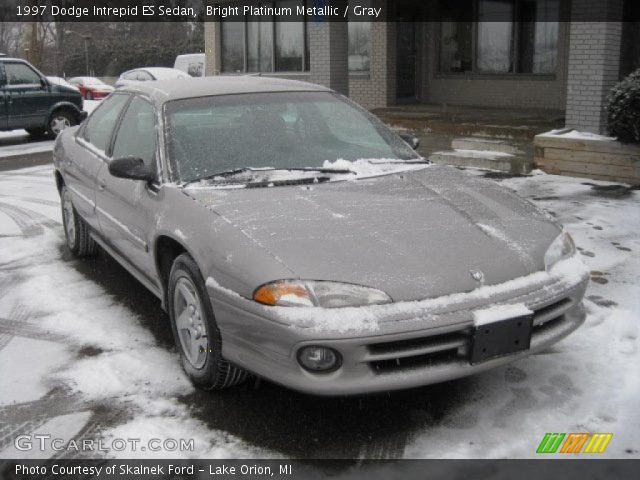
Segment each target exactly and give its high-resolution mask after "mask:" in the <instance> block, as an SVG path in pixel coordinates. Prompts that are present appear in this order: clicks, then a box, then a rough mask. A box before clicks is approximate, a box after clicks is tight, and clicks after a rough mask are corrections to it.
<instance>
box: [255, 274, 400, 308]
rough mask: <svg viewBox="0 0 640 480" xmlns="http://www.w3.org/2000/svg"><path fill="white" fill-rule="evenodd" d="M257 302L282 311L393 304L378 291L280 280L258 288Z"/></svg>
mask: <svg viewBox="0 0 640 480" xmlns="http://www.w3.org/2000/svg"><path fill="white" fill-rule="evenodd" d="M253 299H254V300H255V301H256V302H260V303H264V304H265V305H277V306H280V307H324V308H337V307H359V306H361V305H375V304H380V303H389V302H391V297H389V295H387V294H386V293H384V292H381V291H380V290H376V289H375V288H368V287H361V286H360V285H353V284H350V283H339V282H325V281H312V280H280V281H277V282H273V283H268V284H266V285H263V286H261V287H259V288H258V289H257V290H256V291H255V292H254V294H253Z"/></svg>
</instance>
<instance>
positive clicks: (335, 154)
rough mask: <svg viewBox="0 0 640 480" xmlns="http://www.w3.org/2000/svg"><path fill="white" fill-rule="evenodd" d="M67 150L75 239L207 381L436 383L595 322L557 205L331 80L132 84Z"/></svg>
mask: <svg viewBox="0 0 640 480" xmlns="http://www.w3.org/2000/svg"><path fill="white" fill-rule="evenodd" d="M54 165H55V178H56V183H57V187H58V190H59V192H60V195H61V199H62V202H61V203H62V218H63V224H64V231H65V236H66V242H67V246H68V248H69V250H70V251H71V252H73V253H74V254H76V255H78V256H82V255H88V254H92V253H94V252H95V251H96V245H100V246H101V247H102V248H103V249H104V250H106V251H107V252H108V253H109V254H111V255H112V256H113V257H114V258H115V259H116V260H118V261H119V262H120V263H121V264H122V265H123V266H124V267H125V268H126V269H128V270H129V272H131V273H132V275H134V276H135V277H136V278H137V279H138V280H139V281H140V282H141V283H142V284H143V285H144V286H146V287H147V288H148V289H149V290H150V291H151V292H153V293H154V294H155V295H157V296H158V298H159V299H160V300H161V301H162V304H163V306H164V307H165V308H166V310H167V311H168V313H169V318H170V320H171V326H172V329H173V334H174V338H175V342H176V345H177V347H178V350H179V352H180V356H181V362H182V366H183V368H184V370H185V372H186V373H187V374H188V376H189V377H190V378H191V380H192V381H193V383H194V384H196V385H198V386H199V387H201V388H204V389H206V390H211V389H219V388H224V387H228V386H231V385H234V384H237V383H239V382H240V381H242V380H243V379H245V378H246V376H247V374H246V372H251V373H253V374H256V375H258V376H260V377H265V378H267V379H269V380H271V381H274V382H276V383H279V384H282V385H285V386H288V387H291V388H294V389H298V390H301V391H304V392H309V393H315V394H322V395H344V394H361V393H370V392H376V391H387V390H395V389H402V388H409V387H415V386H419V385H426V384H429V383H435V382H442V381H446V380H451V379H454V378H458V377H463V376H465V375H471V374H474V373H479V372H482V371H485V370H488V369H490V368H495V367H497V366H500V365H504V364H507V363H509V362H512V361H515V360H517V359H521V358H523V357H525V356H527V355H530V354H532V353H536V352H540V351H542V350H545V349H547V348H549V347H550V346H551V345H553V344H555V343H556V342H558V341H559V340H561V339H562V338H564V337H565V336H566V335H568V334H570V333H571V332H572V331H574V330H575V329H576V328H578V327H579V326H580V325H581V324H582V323H583V322H584V320H585V310H584V308H583V305H582V298H583V296H584V293H585V289H586V287H587V283H588V280H589V270H588V268H587V267H586V266H585V265H584V264H583V263H582V262H581V261H580V259H579V257H580V256H579V255H578V254H577V252H576V248H575V246H574V244H573V241H572V240H571V237H570V236H569V234H568V233H566V232H565V231H564V230H563V229H562V227H561V226H560V225H558V224H557V223H556V222H555V221H554V220H553V218H552V217H551V216H550V215H549V214H547V213H545V212H543V211H541V210H539V209H537V208H536V207H535V206H534V205H532V204H531V203H529V202H527V201H525V200H524V199H522V198H520V197H518V196H517V195H516V194H515V193H514V192H512V191H509V190H507V189H506V188H502V187H500V186H499V185H498V184H497V183H495V182H493V181H491V180H487V179H481V178H478V177H476V176H474V175H470V174H468V173H465V172H460V171H459V170H457V169H455V168H451V167H447V166H442V165H433V164H431V163H430V162H429V161H428V160H426V159H424V158H422V157H421V156H420V155H419V154H418V153H416V152H415V150H413V149H412V148H411V146H410V144H409V143H408V142H405V141H403V139H402V138H401V137H400V136H398V135H396V134H395V133H394V132H392V131H391V130H390V129H389V128H388V127H387V126H386V125H384V124H383V123H382V122H381V121H380V120H378V119H377V118H376V117H375V116H373V115H372V114H370V113H369V112H368V111H366V110H365V109H363V108H361V107H359V106H357V105H356V104H355V103H353V102H352V101H350V100H349V99H347V98H345V97H344V96H342V95H340V94H338V93H336V92H333V91H332V90H330V89H328V88H325V87H322V86H320V85H313V84H310V83H304V82H297V81H292V80H283V79H274V78H260V77H252V76H238V77H224V76H222V77H220V76H218V77H205V78H195V79H192V80H191V81H189V82H184V81H181V80H163V81H158V82H154V83H153V84H149V83H148V82H144V83H138V84H135V85H131V86H128V87H124V88H122V89H118V90H117V91H116V92H114V93H113V95H111V96H110V97H109V98H108V99H106V100H104V101H103V102H102V103H101V104H100V106H98V107H97V108H96V110H94V111H93V113H92V114H91V116H90V117H89V118H88V119H87V121H86V122H84V123H83V125H82V126H81V127H79V128H78V129H69V130H68V131H65V132H64V133H63V134H62V135H61V136H60V138H58V140H57V141H56V145H55V148H54ZM78 295H82V292H81V291H78ZM87 321H88V322H90V321H91V319H90V318H88V319H87ZM557 363H558V365H559V366H558V368H559V369H561V368H562V361H561V360H560V359H558V362H557Z"/></svg>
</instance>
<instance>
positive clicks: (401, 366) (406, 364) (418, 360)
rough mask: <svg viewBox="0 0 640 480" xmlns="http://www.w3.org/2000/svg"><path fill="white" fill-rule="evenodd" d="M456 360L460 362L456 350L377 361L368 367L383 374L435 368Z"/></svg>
mask: <svg viewBox="0 0 640 480" xmlns="http://www.w3.org/2000/svg"><path fill="white" fill-rule="evenodd" d="M456 360H461V357H460V356H459V355H458V352H457V350H446V351H443V352H437V353H430V354H426V355H416V356H413V357H404V358H396V359H389V360H378V361H375V362H371V363H370V365H371V368H373V370H374V371H375V372H376V373H378V374H385V373H394V372H398V371H403V370H412V369H419V368H427V367H435V366H437V365H445V364H447V363H452V362H455V361H456Z"/></svg>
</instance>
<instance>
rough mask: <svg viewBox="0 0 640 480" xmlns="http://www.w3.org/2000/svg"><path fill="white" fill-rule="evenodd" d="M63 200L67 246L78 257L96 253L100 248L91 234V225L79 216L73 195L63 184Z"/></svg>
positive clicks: (61, 194) (63, 219)
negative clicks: (73, 201) (72, 199)
mask: <svg viewBox="0 0 640 480" xmlns="http://www.w3.org/2000/svg"><path fill="white" fill-rule="evenodd" d="M60 200H61V202H62V224H63V226H64V237H65V240H66V242H67V247H68V248H69V250H70V251H71V253H73V254H74V255H76V256H77V257H84V256H89V255H94V254H95V253H96V251H97V249H98V247H97V245H96V242H95V240H94V239H93V238H91V235H90V234H89V227H88V226H87V224H86V223H85V222H84V220H82V218H80V217H79V216H78V212H76V209H75V207H74V206H73V203H72V202H71V195H70V193H69V190H68V189H67V187H65V186H63V187H62V190H61V192H60Z"/></svg>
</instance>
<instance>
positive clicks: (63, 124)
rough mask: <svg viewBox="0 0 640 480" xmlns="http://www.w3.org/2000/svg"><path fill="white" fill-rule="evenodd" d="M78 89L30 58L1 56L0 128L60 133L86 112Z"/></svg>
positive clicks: (51, 133)
mask: <svg viewBox="0 0 640 480" xmlns="http://www.w3.org/2000/svg"><path fill="white" fill-rule="evenodd" d="M82 107H83V105H82V96H81V95H80V93H79V92H78V91H77V90H74V89H73V88H71V87H67V86H65V85H60V84H58V83H54V82H51V81H49V80H47V78H46V77H45V76H44V75H43V74H42V73H40V72H39V71H38V70H37V69H36V68H35V67H34V66H33V65H31V64H30V63H29V62H27V61H25V60H22V59H20V58H9V57H0V130H17V129H20V128H24V129H25V130H26V131H27V132H29V134H31V135H43V134H45V133H49V134H50V135H52V136H57V135H58V134H59V133H60V132H61V131H62V130H64V129H65V128H67V127H69V126H72V125H77V124H78V123H80V122H81V121H82V120H83V119H84V117H85V116H86V112H84V111H83V110H82Z"/></svg>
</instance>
